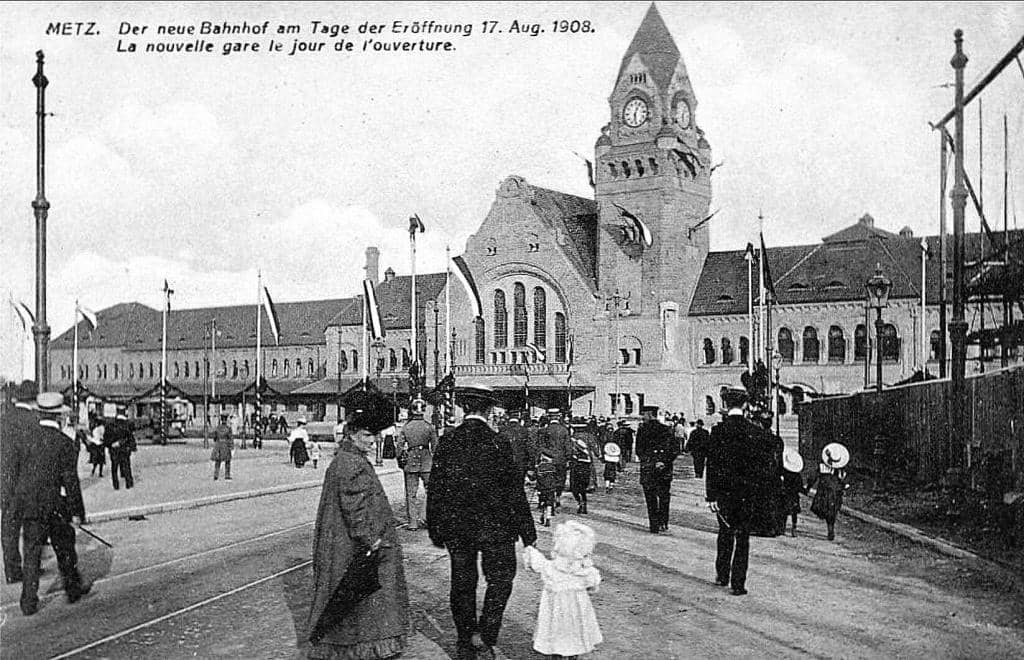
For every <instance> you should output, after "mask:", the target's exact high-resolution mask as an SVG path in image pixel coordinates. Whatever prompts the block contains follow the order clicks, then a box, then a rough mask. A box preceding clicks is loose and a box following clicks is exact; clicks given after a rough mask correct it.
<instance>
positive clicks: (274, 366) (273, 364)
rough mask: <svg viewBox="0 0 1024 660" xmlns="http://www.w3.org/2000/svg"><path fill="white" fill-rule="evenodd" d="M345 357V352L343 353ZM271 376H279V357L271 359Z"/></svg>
mask: <svg viewBox="0 0 1024 660" xmlns="http://www.w3.org/2000/svg"><path fill="white" fill-rule="evenodd" d="M341 355H342V356H343V357H344V355H345V354H344V353H342V354H341ZM270 377H271V378H277V358H274V359H273V360H271V361H270Z"/></svg>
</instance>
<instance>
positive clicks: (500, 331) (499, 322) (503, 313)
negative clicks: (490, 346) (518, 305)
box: [494, 289, 508, 348]
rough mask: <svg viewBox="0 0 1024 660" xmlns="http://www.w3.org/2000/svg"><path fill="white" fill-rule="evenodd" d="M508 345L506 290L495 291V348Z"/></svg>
mask: <svg viewBox="0 0 1024 660" xmlns="http://www.w3.org/2000/svg"><path fill="white" fill-rule="evenodd" d="M507 346H508V310H507V309H506V308H505V292H504V291H502V290H501V289H498V290H497V291H495V292H494V348H506V347H507Z"/></svg>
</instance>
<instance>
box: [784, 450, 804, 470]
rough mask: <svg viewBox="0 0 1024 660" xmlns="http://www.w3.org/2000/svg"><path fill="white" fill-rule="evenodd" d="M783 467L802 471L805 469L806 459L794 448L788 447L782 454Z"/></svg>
mask: <svg viewBox="0 0 1024 660" xmlns="http://www.w3.org/2000/svg"><path fill="white" fill-rule="evenodd" d="M782 467H783V468H785V469H786V471H787V472H801V471H803V469H804V459H803V458H801V457H800V454H798V453H796V452H795V451H794V450H792V449H787V450H786V451H785V452H784V453H783V454H782Z"/></svg>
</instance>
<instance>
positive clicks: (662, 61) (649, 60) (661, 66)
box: [618, 2, 679, 89]
mask: <svg viewBox="0 0 1024 660" xmlns="http://www.w3.org/2000/svg"><path fill="white" fill-rule="evenodd" d="M634 55H640V59H641V61H642V62H643V63H644V65H645V66H647V68H648V69H649V70H650V72H651V77H652V78H653V79H654V83H655V84H656V85H657V86H658V88H659V89H665V88H666V87H667V86H668V83H669V82H670V81H671V80H672V74H673V73H675V70H676V65H677V64H678V63H679V48H677V47H676V42H675V40H674V39H672V35H671V34H670V33H669V31H668V26H666V25H665V21H664V20H663V19H662V18H661V14H660V13H658V8H657V7H656V6H655V5H654V3H653V2H652V3H651V6H650V8H649V9H648V10H647V15H646V16H644V20H643V22H642V23H641V24H640V28H639V29H637V31H636V34H635V35H633V41H632V42H630V44H629V48H627V49H626V54H625V55H623V56H622V64H621V65H620V66H619V76H618V77H619V78H622V73H623V71H624V70H625V69H626V65H627V64H629V61H630V60H631V59H633V56H634Z"/></svg>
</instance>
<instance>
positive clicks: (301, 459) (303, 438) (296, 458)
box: [288, 417, 309, 468]
mask: <svg viewBox="0 0 1024 660" xmlns="http://www.w3.org/2000/svg"><path fill="white" fill-rule="evenodd" d="M288 442H289V443H290V444H291V449H290V450H289V456H290V458H291V461H292V463H294V464H295V467H297V468H301V467H302V466H304V465H305V464H306V463H308V462H309V453H308V452H307V451H306V443H307V442H309V433H308V432H307V431H306V418H305V417H299V419H298V420H296V422H295V428H294V429H293V430H292V432H291V433H290V434H289V435H288Z"/></svg>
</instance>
